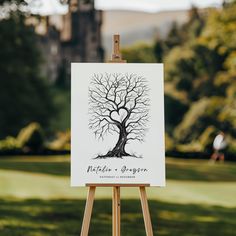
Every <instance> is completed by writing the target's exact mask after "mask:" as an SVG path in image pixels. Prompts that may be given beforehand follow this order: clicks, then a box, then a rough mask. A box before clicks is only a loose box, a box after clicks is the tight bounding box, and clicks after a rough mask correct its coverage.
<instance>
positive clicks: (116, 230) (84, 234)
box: [80, 35, 153, 236]
mask: <svg viewBox="0 0 236 236" xmlns="http://www.w3.org/2000/svg"><path fill="white" fill-rule="evenodd" d="M109 62H111V63H126V60H122V56H121V53H120V36H119V35H114V36H113V53H112V57H111V60H110V61H109ZM86 186H88V187H89V191H88V196H87V201H86V206H85V211H84V218H83V223H82V229H81V234H80V236H88V232H89V225H90V220H91V215H92V209H93V202H94V196H95V190H96V187H113V195H112V235H113V236H120V207H121V206H120V187H139V192H140V200H141V205H142V211H143V218H144V225H145V230H146V235H147V236H153V230H152V223H151V217H150V212H149V208H148V201H147V194H146V189H145V187H149V186H150V185H149V184H87V185H86Z"/></svg>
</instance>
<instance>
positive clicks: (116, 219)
mask: <svg viewBox="0 0 236 236" xmlns="http://www.w3.org/2000/svg"><path fill="white" fill-rule="evenodd" d="M112 221H113V222H112V235H113V236H120V187H117V186H116V187H113V197H112Z"/></svg>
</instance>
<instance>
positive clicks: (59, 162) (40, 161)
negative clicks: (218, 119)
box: [0, 156, 236, 182]
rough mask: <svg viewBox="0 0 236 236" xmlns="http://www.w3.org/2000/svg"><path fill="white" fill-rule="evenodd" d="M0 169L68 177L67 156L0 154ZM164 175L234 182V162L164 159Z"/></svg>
mask: <svg viewBox="0 0 236 236" xmlns="http://www.w3.org/2000/svg"><path fill="white" fill-rule="evenodd" d="M1 169H2V170H18V171H19V170H20V171H25V172H33V173H43V174H50V175H58V176H69V175H70V157H69V156H59V157H58V156H55V157H53V156H49V157H47V156H42V157H37V156H36V157H24V156H22V157H10V158H9V157H1V158H0V170H1ZM166 175H167V179H172V180H188V181H210V182H218V181H220V182H225V181H227V182H228V181H229V182H236V164H235V163H229V162H226V163H224V164H222V163H218V162H217V163H215V164H212V163H210V162H208V161H206V160H183V159H173V158H166Z"/></svg>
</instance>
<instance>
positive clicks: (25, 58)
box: [0, 10, 55, 138]
mask: <svg viewBox="0 0 236 236" xmlns="http://www.w3.org/2000/svg"><path fill="white" fill-rule="evenodd" d="M0 45H1V50H0V138H3V137H5V136H6V135H13V136H15V135H16V134H17V133H18V131H19V130H20V129H21V128H22V127H24V126H26V125H27V124H28V123H30V122H32V121H35V122H38V123H40V124H41V125H42V126H43V127H48V124H49V122H50V118H51V117H52V115H53V114H55V113H54V112H55V109H54V106H53V104H52V99H51V96H50V89H49V86H48V84H47V82H46V80H44V79H43V78H41V75H40V74H41V73H40V63H41V57H40V51H39V50H38V47H37V37H36V35H35V32H34V29H33V28H32V27H30V26H27V25H26V24H25V16H24V15H23V14H22V13H21V12H20V11H18V10H17V11H15V12H11V13H10V15H9V17H7V18H5V19H1V20H0Z"/></svg>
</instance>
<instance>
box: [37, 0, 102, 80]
mask: <svg viewBox="0 0 236 236" xmlns="http://www.w3.org/2000/svg"><path fill="white" fill-rule="evenodd" d="M45 22H46V23H45V25H46V28H45V29H46V30H45V32H44V33H43V34H41V36H40V40H39V41H40V47H41V49H42V52H43V60H44V63H43V64H44V65H43V68H42V71H44V76H45V77H47V78H48V79H49V80H51V81H55V80H56V79H57V78H58V76H62V75H60V73H63V71H64V73H65V74H66V77H67V78H70V64H71V62H103V57H104V51H103V48H102V42H101V25H102V12H101V11H99V10H96V9H95V8H94V1H93V0H87V1H86V0H70V1H69V11H68V13H67V14H66V15H62V16H50V17H47V18H45Z"/></svg>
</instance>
